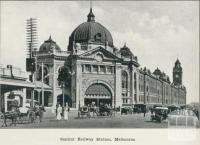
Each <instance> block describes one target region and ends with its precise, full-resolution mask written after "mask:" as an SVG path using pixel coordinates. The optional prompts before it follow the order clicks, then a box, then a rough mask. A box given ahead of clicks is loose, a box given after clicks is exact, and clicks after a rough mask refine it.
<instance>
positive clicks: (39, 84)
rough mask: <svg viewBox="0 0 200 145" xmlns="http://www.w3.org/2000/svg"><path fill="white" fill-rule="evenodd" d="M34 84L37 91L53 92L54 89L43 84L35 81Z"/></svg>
mask: <svg viewBox="0 0 200 145" xmlns="http://www.w3.org/2000/svg"><path fill="white" fill-rule="evenodd" d="M34 83H35V90H38V91H41V89H42V88H43V89H44V90H48V91H52V88H51V87H50V86H48V85H47V84H45V83H43V82H40V81H35V82H34Z"/></svg>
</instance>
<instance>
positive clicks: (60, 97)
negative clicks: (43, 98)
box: [57, 94, 72, 107]
mask: <svg viewBox="0 0 200 145" xmlns="http://www.w3.org/2000/svg"><path fill="white" fill-rule="evenodd" d="M66 102H68V105H69V106H70V107H71V106H72V99H71V97H70V96H68V95H64V105H65V104H66ZM57 104H60V105H61V106H63V94H60V95H58V96H57Z"/></svg>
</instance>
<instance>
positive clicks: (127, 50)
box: [119, 44, 134, 58]
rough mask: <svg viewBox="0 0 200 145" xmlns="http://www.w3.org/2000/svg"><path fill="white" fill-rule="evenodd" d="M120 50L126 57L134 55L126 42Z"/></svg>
mask: <svg viewBox="0 0 200 145" xmlns="http://www.w3.org/2000/svg"><path fill="white" fill-rule="evenodd" d="M119 52H120V53H121V56H122V57H125V58H131V57H132V56H134V55H133V53H132V52H131V51H130V49H129V48H128V47H127V46H126V44H124V46H123V47H122V48H120V50H119Z"/></svg>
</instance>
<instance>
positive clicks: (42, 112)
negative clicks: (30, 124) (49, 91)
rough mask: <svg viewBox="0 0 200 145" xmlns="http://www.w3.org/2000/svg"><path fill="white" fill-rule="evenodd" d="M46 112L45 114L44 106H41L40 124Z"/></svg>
mask: <svg viewBox="0 0 200 145" xmlns="http://www.w3.org/2000/svg"><path fill="white" fill-rule="evenodd" d="M44 112H45V109H44V106H43V105H40V107H39V117H40V122H42V118H43V116H44Z"/></svg>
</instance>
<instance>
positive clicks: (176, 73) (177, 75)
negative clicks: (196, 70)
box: [173, 59, 183, 85]
mask: <svg viewBox="0 0 200 145" xmlns="http://www.w3.org/2000/svg"><path fill="white" fill-rule="evenodd" d="M182 74H183V71H182V67H181V63H180V61H179V60H178V59H177V60H176V62H175V65H174V68H173V84H174V85H182Z"/></svg>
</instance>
